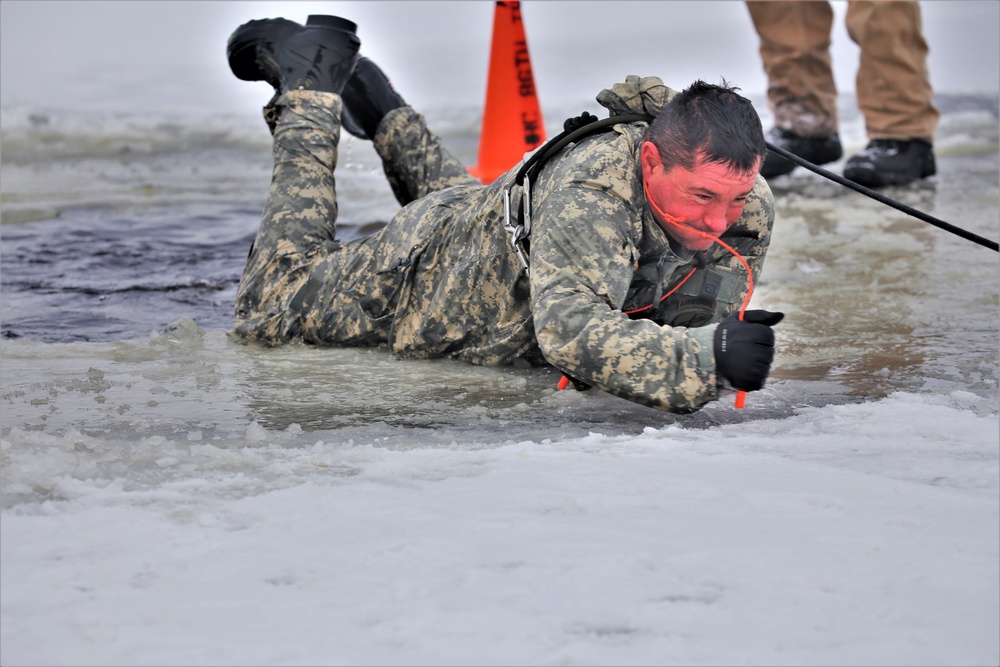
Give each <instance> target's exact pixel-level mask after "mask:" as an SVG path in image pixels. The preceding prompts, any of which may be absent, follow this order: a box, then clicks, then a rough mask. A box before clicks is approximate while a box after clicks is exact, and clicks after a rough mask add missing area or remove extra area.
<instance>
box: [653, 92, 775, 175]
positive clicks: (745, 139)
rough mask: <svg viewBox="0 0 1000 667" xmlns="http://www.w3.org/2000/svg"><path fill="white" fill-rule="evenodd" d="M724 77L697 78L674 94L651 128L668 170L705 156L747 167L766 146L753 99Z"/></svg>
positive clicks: (694, 163)
mask: <svg viewBox="0 0 1000 667" xmlns="http://www.w3.org/2000/svg"><path fill="white" fill-rule="evenodd" d="M739 90H740V89H739V88H736V87H735V86H732V85H730V84H729V83H727V82H726V80H725V79H723V80H722V83H721V84H720V85H713V84H710V83H705V82H704V81H700V80H699V81H695V82H694V83H693V84H691V85H690V86H688V88H686V89H685V90H683V91H682V92H680V93H678V94H677V95H675V96H674V97H673V98H672V99H671V100H670V102H668V103H667V104H666V105H665V106H664V107H663V111H661V112H660V115H659V116H657V117H656V118H654V119H653V122H652V123H650V125H649V129H648V130H647V131H646V140H647V141H651V142H652V143H653V144H654V145H655V146H656V147H657V149H659V152H660V159H661V161H662V162H663V166H664V168H665V169H667V170H668V171H669V170H670V169H672V168H673V167H675V166H677V165H680V166H682V167H684V168H685V169H689V170H693V169H694V168H695V166H697V164H698V163H699V161H700V160H703V161H706V162H714V163H718V164H723V165H726V166H729V167H731V168H732V169H733V170H734V171H736V172H738V173H747V172H749V171H750V170H752V169H753V168H754V167H757V166H759V165H758V163H757V161H758V159H759V158H760V159H762V158H763V156H764V154H765V153H766V152H767V146H766V144H765V142H764V129H763V127H762V126H761V123H760V117H759V116H758V115H757V112H756V110H754V108H753V105H752V104H751V103H750V100H748V99H746V98H745V97H743V96H742V95H739V94H738V91H739Z"/></svg>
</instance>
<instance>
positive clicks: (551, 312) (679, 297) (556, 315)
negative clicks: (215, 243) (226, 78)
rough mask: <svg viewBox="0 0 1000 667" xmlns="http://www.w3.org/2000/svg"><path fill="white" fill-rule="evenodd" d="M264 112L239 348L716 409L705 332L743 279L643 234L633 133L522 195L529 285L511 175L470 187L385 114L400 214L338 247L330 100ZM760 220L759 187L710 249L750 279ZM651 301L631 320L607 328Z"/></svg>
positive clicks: (383, 139) (675, 407) (416, 120)
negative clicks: (336, 349) (356, 354)
mask: <svg viewBox="0 0 1000 667" xmlns="http://www.w3.org/2000/svg"><path fill="white" fill-rule="evenodd" d="M672 94H673V91H671V90H670V89H668V88H667V87H666V86H664V85H663V84H662V82H661V81H660V80H659V79H657V78H655V77H648V78H644V79H639V78H638V77H628V79H627V81H626V82H625V83H623V84H617V85H616V86H614V87H612V88H611V89H610V90H605V91H602V93H601V94H600V95H599V96H598V101H600V102H601V103H602V104H603V105H605V106H606V107H608V108H609V109H610V110H611V112H612V113H613V114H619V113H626V112H646V113H650V114H655V113H658V112H659V109H660V108H662V105H663V103H664V102H665V101H666V100H667V99H668V98H669V96H670V95H672ZM277 104H278V106H279V116H278V121H277V125H276V128H275V132H274V165H275V166H274V175H273V179H272V185H271V191H270V194H269V197H268V201H267V204H266V207H265V210H264V215H263V219H262V222H261V227H260V231H259V232H258V234H257V238H256V241H255V243H254V248H253V250H252V252H251V255H250V258H249V259H248V262H247V266H246V269H245V271H244V274H243V279H242V281H241V282H240V287H239V292H238V294H237V304H236V333H237V334H238V335H239V336H241V337H242V338H245V339H250V340H258V341H261V342H264V343H267V344H279V343H283V342H286V341H289V340H292V339H295V338H301V339H302V340H304V341H306V342H308V343H316V344H329V345H386V346H388V347H389V349H390V350H391V351H392V352H394V353H395V354H398V355H400V356H403V357H441V356H447V357H453V358H457V359H462V360H465V361H468V362H471V363H474V364H483V365H503V364H511V363H515V362H517V361H519V360H520V361H525V362H528V363H530V364H544V363H546V362H547V363H551V364H552V365H554V366H556V367H557V368H559V369H560V370H561V371H563V372H565V373H567V374H569V375H571V376H572V377H574V378H576V379H578V380H581V381H583V382H586V383H587V384H591V385H593V386H595V387H597V388H599V389H602V390H604V391H607V392H610V393H613V394H616V395H618V396H621V397H623V398H627V399H629V400H632V401H636V402H638V403H642V404H645V405H649V406H652V407H656V408H659V409H663V410H670V411H674V412H690V411H693V410H697V409H698V408H700V407H701V406H702V405H704V404H705V403H706V402H708V401H710V400H713V399H715V398H717V397H718V393H719V385H720V384H721V382H720V381H719V380H718V378H717V377H716V373H715V361H714V353H713V340H714V335H715V328H716V327H715V326H714V324H713V323H716V322H718V321H719V320H721V319H722V318H723V317H725V316H726V315H728V314H730V313H732V312H734V311H735V310H737V309H738V308H739V306H740V303H741V302H742V299H743V296H744V295H745V293H746V289H747V279H746V275H745V270H744V269H743V267H742V265H741V264H740V263H739V262H738V260H736V259H735V258H733V257H732V255H730V254H729V253H728V252H727V251H726V250H724V249H722V248H720V247H719V246H717V245H716V246H713V247H712V249H710V250H708V251H706V252H705V253H697V254H696V253H693V252H691V251H687V250H684V249H682V248H677V247H675V246H673V245H671V243H670V241H669V240H668V238H667V235H666V233H665V232H664V231H663V230H662V229H661V228H660V226H659V225H658V224H657V223H656V222H655V220H654V219H653V217H652V214H651V213H650V211H649V208H648V206H647V204H646V200H645V195H644V192H643V188H642V179H641V172H640V159H639V155H640V147H641V144H642V139H643V136H644V133H645V130H646V127H647V125H646V124H645V123H633V124H619V125H615V126H614V127H613V129H611V130H610V131H606V132H603V133H600V134H597V135H593V136H590V137H587V138H585V139H583V140H581V141H579V142H578V143H576V144H573V145H570V146H569V147H567V148H566V149H565V150H564V151H563V153H562V154H560V155H559V156H557V157H556V158H553V159H552V160H551V161H550V162H549V163H548V164H547V165H546V166H545V167H544V169H543V170H542V172H541V174H540V176H539V178H538V181H537V183H536V185H535V187H534V188H533V197H532V203H533V211H534V214H533V216H532V222H533V231H532V235H531V246H530V256H531V271H530V280H529V275H528V274H526V273H525V272H524V271H523V270H522V269H521V265H520V263H519V261H518V259H517V257H516V255H515V253H514V252H513V250H512V248H511V246H510V243H509V237H508V235H507V233H506V232H505V231H504V229H503V191H504V189H505V188H507V187H510V185H511V184H512V183H513V180H514V173H515V171H516V169H515V170H511V171H510V172H508V173H507V174H505V175H504V176H501V177H500V178H499V179H497V180H496V181H495V182H493V183H492V184H491V185H489V186H482V185H480V184H479V183H478V182H477V181H476V180H475V179H473V178H472V177H471V176H470V175H469V173H468V171H467V170H466V168H465V167H464V165H462V164H461V163H459V162H458V161H457V160H456V159H455V158H454V157H453V156H452V155H451V154H450V153H448V152H447V151H446V150H444V149H443V148H442V146H441V144H440V141H439V139H438V138H437V137H436V136H435V135H433V134H432V133H430V132H429V131H428V129H427V127H426V124H425V122H424V119H423V117H421V116H420V115H418V114H416V113H415V112H414V111H413V110H412V109H411V108H409V107H402V108H399V109H396V110H394V111H392V112H390V113H389V114H388V115H387V116H386V117H385V119H384V120H383V122H382V124H381V125H380V126H379V130H378V133H377V134H376V136H375V139H374V143H375V149H376V151H377V152H378V154H379V155H380V156H381V158H382V160H383V164H384V167H385V171H386V175H387V177H388V178H389V182H390V184H391V185H392V187H393V191H394V192H395V193H396V196H397V198H398V199H399V200H400V202H401V203H403V204H405V205H404V207H403V208H402V209H401V210H400V211H399V212H398V213H397V214H396V216H395V217H394V218H393V219H392V221H391V222H390V223H389V224H388V225H387V226H386V227H384V228H383V229H381V230H380V231H378V232H376V233H375V234H372V235H371V236H369V237H366V238H364V239H361V240H359V241H356V242H352V243H350V244H341V243H339V242H338V241H336V240H335V234H334V229H335V220H336V214H337V202H336V194H335V188H334V175H333V172H334V167H335V165H336V160H337V143H338V140H339V129H340V121H339V118H340V110H341V100H340V98H339V96H337V95H335V94H331V93H320V92H313V91H290V92H288V93H285V94H284V95H283V96H282V97H281V98H280V99H279V100H278V102H277ZM512 196H513V197H514V198H515V199H516V198H519V196H520V188H518V187H514V191H513V193H512ZM773 218H774V213H773V202H772V198H771V193H770V190H769V189H768V187H767V184H766V183H765V182H764V180H763V179H758V181H757V185H756V187H755V189H754V191H753V193H752V194H751V196H750V198H749V201H748V203H747V205H746V208H745V209H744V213H743V216H742V217H741V218H740V220H739V222H737V223H736V224H735V225H734V226H733V227H732V228H731V229H730V231H729V232H727V235H726V236H725V237H724V238H725V239H726V241H727V243H729V245H731V246H733V247H735V248H736V249H737V250H738V251H739V252H740V253H741V254H743V256H744V257H745V258H746V259H747V261H748V262H749V263H750V266H751V268H752V270H753V271H754V274H755V278H756V277H757V276H758V275H759V273H760V269H761V266H762V263H763V260H764V254H765V252H766V250H767V246H768V242H769V240H770V232H771V225H772V222H773ZM695 266H699V267H701V269H700V270H698V271H696V272H695V273H694V274H693V276H692V277H691V278H690V279H689V280H687V281H686V282H685V283H684V285H683V286H682V287H681V289H680V290H678V291H677V292H676V293H675V294H673V295H672V296H670V297H669V298H667V299H666V300H664V301H662V302H659V296H660V295H661V294H666V293H667V292H668V291H669V290H670V289H672V288H673V287H674V286H675V285H676V284H677V283H679V282H680V281H681V280H682V279H683V277H684V276H685V275H687V274H688V273H689V272H690V270H691V268H693V267H695ZM657 302H658V305H656V306H655V307H651V308H648V309H647V310H645V311H644V312H642V313H640V314H637V315H641V316H642V317H641V318H638V319H632V318H630V316H629V315H626V314H625V313H624V312H623V311H628V310H632V309H635V308H641V307H644V306H649V305H650V304H653V303H657ZM706 325H707V326H706Z"/></svg>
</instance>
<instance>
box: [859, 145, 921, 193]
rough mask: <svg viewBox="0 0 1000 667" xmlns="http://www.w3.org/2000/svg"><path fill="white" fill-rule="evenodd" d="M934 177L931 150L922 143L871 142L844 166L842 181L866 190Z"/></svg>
mask: <svg viewBox="0 0 1000 667" xmlns="http://www.w3.org/2000/svg"><path fill="white" fill-rule="evenodd" d="M936 173H937V163H936V162H935V160H934V147H933V146H931V145H930V144H929V143H927V142H926V141H923V140H922V139H910V140H903V139H872V140H871V141H869V142H868V145H867V146H866V147H865V149H864V150H863V151H861V152H860V153H858V154H857V155H854V156H852V157H851V158H850V159H849V160H848V161H847V164H846V165H844V178H846V179H848V180H851V181H854V182H855V183H858V184H859V185H863V186H865V187H867V188H881V187H884V186H886V185H906V184H907V183H910V182H912V181H915V180H917V179H918V178H927V177H928V176H933V175H934V174H936Z"/></svg>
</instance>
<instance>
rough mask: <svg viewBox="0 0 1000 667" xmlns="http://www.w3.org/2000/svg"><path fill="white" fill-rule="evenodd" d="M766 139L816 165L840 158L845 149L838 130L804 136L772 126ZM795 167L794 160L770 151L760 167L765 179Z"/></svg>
mask: <svg viewBox="0 0 1000 667" xmlns="http://www.w3.org/2000/svg"><path fill="white" fill-rule="evenodd" d="M766 139H767V141H768V142H769V143H771V144H773V145H775V146H777V147H778V148H784V149H785V150H786V151H788V152H789V153H792V154H793V155H798V156H799V157H800V158H802V159H803V160H808V161H809V162H812V163H813V164H815V165H820V164H826V163H827V162H833V161H834V160H839V159H840V158H841V157H842V156H843V155H844V149H843V148H842V147H841V145H840V135H839V134H837V133H836V132H834V133H833V134H830V135H827V136H825V137H803V136H800V135H798V134H795V133H794V132H789V131H788V130H785V129H782V128H780V127H772V128H771V129H770V130H768V131H767V136H766ZM795 167H796V164H795V163H794V162H792V161H790V160H786V159H785V158H783V157H780V156H778V155H775V154H774V153H771V152H768V153H767V155H766V156H765V157H764V164H763V165H761V167H760V175H761V176H763V177H764V178H765V179H771V178H774V177H775V176H783V175H785V174H789V173H791V172H792V170H793V169H795Z"/></svg>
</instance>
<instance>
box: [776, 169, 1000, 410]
mask: <svg viewBox="0 0 1000 667" xmlns="http://www.w3.org/2000/svg"><path fill="white" fill-rule="evenodd" d="M997 161H998V160H997V155H996V154H981V155H976V156H972V157H968V156H967V157H966V158H964V159H959V158H957V157H948V156H944V157H942V158H939V171H940V172H941V176H940V177H939V178H938V179H935V180H933V181H930V182H922V183H917V184H913V185H911V186H907V187H905V188H895V189H891V190H889V191H888V192H887V194H889V195H890V196H892V197H894V198H896V199H897V200H899V201H902V202H903V203H905V204H908V205H910V206H913V207H915V208H918V209H920V210H924V211H927V212H930V213H931V214H933V215H935V216H936V217H938V218H941V219H943V220H945V221H947V222H951V223H952V224H955V225H957V226H960V227H963V228H966V229H969V230H970V231H973V232H975V233H977V234H980V235H982V236H986V237H987V238H995V237H996V236H997V228H998V223H997V220H998V217H997V216H998V210H1000V208H998V207H1000V197H998V188H997V177H996V174H997ZM984 167H985V168H984ZM772 189H773V191H774V193H775V197H776V200H777V215H778V222H777V226H776V231H775V234H774V239H773V242H772V246H771V250H770V252H769V254H768V260H767V265H766V267H765V270H764V278H765V280H764V281H762V284H761V286H760V288H759V290H758V297H757V303H758V304H759V305H762V306H764V307H768V308H773V309H777V310H784V311H786V312H787V317H786V319H785V321H784V322H782V323H781V325H780V326H779V327H778V328H777V334H778V345H779V353H778V362H777V368H776V369H775V372H774V378H775V379H777V380H780V379H795V380H834V381H836V382H838V383H842V384H843V385H844V387H845V389H846V391H847V392H848V393H849V394H850V395H855V396H862V397H880V396H885V395H886V394H889V393H891V392H893V391H900V390H914V389H920V388H921V387H923V386H924V385H925V384H927V383H928V382H929V381H933V380H934V379H942V380H948V381H952V382H954V381H959V382H962V383H964V384H966V386H967V387H968V388H969V389H970V390H973V391H987V390H993V391H995V390H996V382H997V362H998V359H997V353H998V347H997V334H998V331H1000V312H998V307H997V302H998V285H1000V263H998V261H997V254H996V253H995V252H993V251H991V250H988V249H986V248H983V247H981V246H978V245H975V244H972V243H970V242H969V241H967V240H964V239H961V238H959V237H957V236H955V235H952V234H950V233H947V232H945V231H943V230H939V229H937V228H935V227H933V226H931V225H929V224H927V223H924V222H922V221H919V220H916V219H914V218H912V217H910V216H907V215H906V214H904V213H901V212H898V211H896V210H894V209H891V208H888V207H886V206H885V205H883V204H881V203H878V202H875V201H873V200H871V199H869V198H867V197H865V196H863V195H860V194H858V193H855V192H853V191H849V190H846V189H844V188H842V187H841V186H838V185H836V184H833V183H830V182H827V181H824V180H822V179H821V178H820V177H819V176H816V175H815V174H802V175H795V176H793V177H792V178H789V179H776V180H775V182H774V183H773V184H772Z"/></svg>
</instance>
